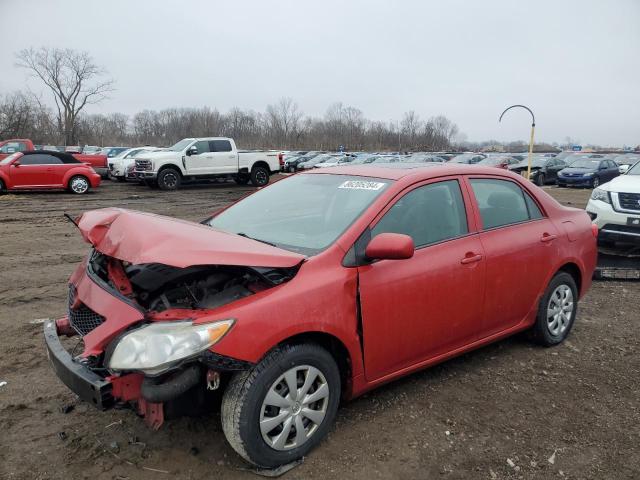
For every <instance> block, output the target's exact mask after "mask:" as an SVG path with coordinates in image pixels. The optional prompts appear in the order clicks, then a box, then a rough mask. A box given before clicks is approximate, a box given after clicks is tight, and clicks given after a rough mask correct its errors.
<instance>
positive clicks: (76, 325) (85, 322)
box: [68, 285, 105, 337]
mask: <svg viewBox="0 0 640 480" xmlns="http://www.w3.org/2000/svg"><path fill="white" fill-rule="evenodd" d="M75 301H76V287H74V286H73V285H69V303H68V313H69V324H70V325H71V327H72V328H73V329H74V330H75V331H76V332H78V334H80V335H81V336H83V337H84V336H85V335H87V334H88V333H90V332H92V331H93V330H94V329H96V328H98V327H99V326H100V325H102V324H103V323H104V320H105V318H104V317H103V316H102V315H99V314H97V313H96V312H94V311H93V310H91V309H90V308H89V307H87V306H86V305H85V304H84V303H81V304H80V305H79V306H78V307H77V308H75V309H74V308H73V305H74V303H75Z"/></svg>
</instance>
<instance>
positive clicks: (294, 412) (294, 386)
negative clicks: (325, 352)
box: [260, 365, 330, 451]
mask: <svg viewBox="0 0 640 480" xmlns="http://www.w3.org/2000/svg"><path fill="white" fill-rule="evenodd" d="M329 394H330V392H329V384H328V383H327V379H326V378H325V376H324V375H323V373H322V372H321V371H320V370H318V369H317V368H315V367H312V366H310V365H301V366H296V367H293V368H291V369H289V370H287V371H286V372H285V373H284V374H282V375H281V376H280V377H279V378H278V379H277V380H276V381H275V382H273V384H272V385H271V387H270V388H269V390H268V392H267V394H266V396H265V398H264V401H263V402H262V407H261V409H260V432H261V433H262V438H263V439H264V441H265V442H266V443H267V445H269V446H270V447H271V448H273V449H274V450H280V451H283V450H291V449H293V448H297V447H300V446H301V445H302V444H304V443H306V442H307V441H308V440H309V438H311V436H312V435H313V434H315V433H316V431H317V430H318V428H319V427H320V425H321V424H322V422H323V420H324V418H325V416H326V414H327V407H328V405H329Z"/></svg>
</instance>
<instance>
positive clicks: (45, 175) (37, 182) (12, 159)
mask: <svg viewBox="0 0 640 480" xmlns="http://www.w3.org/2000/svg"><path fill="white" fill-rule="evenodd" d="M99 185H100V175H98V174H97V173H96V172H95V170H94V169H93V168H92V167H91V166H89V165H87V164H85V163H82V162H81V161H79V160H77V159H76V158H74V157H73V156H72V155H69V154H68V153H62V152H57V151H55V152H53V151H47V150H36V151H25V152H16V153H14V154H13V155H9V156H8V157H6V158H4V159H3V160H0V193H2V192H5V191H7V190H49V189H66V190H68V191H70V192H71V193H78V194H81V193H87V192H88V191H89V189H90V188H97V187H98V186H99Z"/></svg>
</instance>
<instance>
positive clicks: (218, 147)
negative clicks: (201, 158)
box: [209, 140, 232, 152]
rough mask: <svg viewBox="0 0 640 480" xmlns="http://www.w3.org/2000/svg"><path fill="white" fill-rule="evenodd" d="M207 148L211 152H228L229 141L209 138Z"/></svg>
mask: <svg viewBox="0 0 640 480" xmlns="http://www.w3.org/2000/svg"><path fill="white" fill-rule="evenodd" d="M209 149H210V150H211V151H212V152H230V151H231V150H232V149H231V142H230V141H229V140H210V141H209Z"/></svg>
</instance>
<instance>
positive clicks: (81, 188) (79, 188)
mask: <svg viewBox="0 0 640 480" xmlns="http://www.w3.org/2000/svg"><path fill="white" fill-rule="evenodd" d="M90 186H91V185H90V184H89V180H88V179H87V177H83V176H82V175H76V176H74V177H71V179H70V180H69V184H68V186H67V188H68V189H69V191H70V192H71V193H76V194H78V195H80V194H83V193H87V192H88V191H89V187H90Z"/></svg>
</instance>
